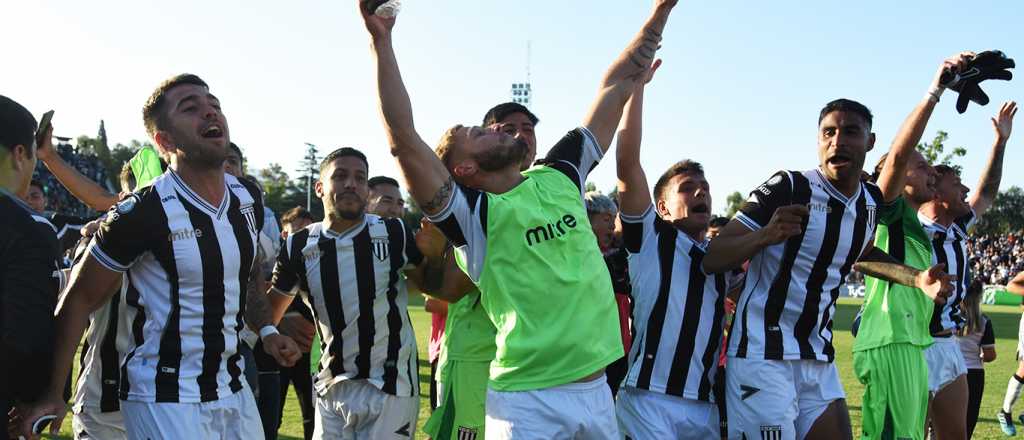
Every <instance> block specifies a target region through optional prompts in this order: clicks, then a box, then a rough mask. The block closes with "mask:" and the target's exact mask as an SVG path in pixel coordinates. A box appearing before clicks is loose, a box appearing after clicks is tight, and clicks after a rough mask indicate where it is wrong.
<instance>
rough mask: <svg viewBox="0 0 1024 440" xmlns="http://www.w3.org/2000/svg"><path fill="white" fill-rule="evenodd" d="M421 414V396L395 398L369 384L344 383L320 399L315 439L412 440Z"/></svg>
mask: <svg viewBox="0 0 1024 440" xmlns="http://www.w3.org/2000/svg"><path fill="white" fill-rule="evenodd" d="M419 414H420V399H419V397H418V396H417V397H398V396H393V395H391V394H388V393H385V392H383V391H381V390H380V388H377V387H375V386H373V384H371V383H370V382H367V381H365V380H343V381H341V382H338V383H336V384H334V385H331V386H330V387H329V388H327V393H326V394H324V395H323V396H316V416H315V417H316V421H315V422H314V426H315V427H314V428H313V438H314V439H318V440H327V439H329V440H348V439H357V438H371V439H412V438H414V437H415V434H416V420H417V419H418V418H419Z"/></svg>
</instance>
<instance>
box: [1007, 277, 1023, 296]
mask: <svg viewBox="0 0 1024 440" xmlns="http://www.w3.org/2000/svg"><path fill="white" fill-rule="evenodd" d="M1006 291H1007V292H1010V293H1012V294H1014V295H1021V296H1024V272H1021V273H1018V274H1017V276H1015V277H1013V279H1012V280H1010V283H1009V284H1007V285H1006Z"/></svg>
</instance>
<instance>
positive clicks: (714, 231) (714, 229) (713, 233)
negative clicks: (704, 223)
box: [708, 226, 722, 240]
mask: <svg viewBox="0 0 1024 440" xmlns="http://www.w3.org/2000/svg"><path fill="white" fill-rule="evenodd" d="M720 232H722V228H721V227H720V226H708V240H710V239H712V238H715V237H717V236H718V234H719V233H720Z"/></svg>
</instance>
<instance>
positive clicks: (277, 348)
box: [263, 334, 302, 367]
mask: <svg viewBox="0 0 1024 440" xmlns="http://www.w3.org/2000/svg"><path fill="white" fill-rule="evenodd" d="M263 351H265V352H267V354H269V355H271V356H273V357H274V360H276V361H277V363H278V365H280V366H282V367H290V366H292V365H295V361H297V360H299V358H300V357H302V353H300V352H299V347H298V346H297V345H295V341H293V340H292V338H289V337H287V336H285V335H282V334H273V335H267V336H266V337H264V338H263Z"/></svg>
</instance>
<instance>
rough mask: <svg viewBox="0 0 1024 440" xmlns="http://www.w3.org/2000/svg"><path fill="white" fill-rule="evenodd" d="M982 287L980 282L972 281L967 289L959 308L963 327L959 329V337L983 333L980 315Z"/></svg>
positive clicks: (983, 321) (982, 322)
mask: <svg viewBox="0 0 1024 440" xmlns="http://www.w3.org/2000/svg"><path fill="white" fill-rule="evenodd" d="M983 290H984V287H983V286H982V285H981V282H980V281H978V280H974V281H973V282H971V285H970V286H968V287H967V294H966V295H964V300H963V302H962V303H961V304H962V305H961V306H960V310H961V314H962V316H963V317H964V326H963V327H962V328H961V329H960V336H964V335H968V334H971V333H977V332H983V331H985V320H984V319H983V318H982V315H981V296H982V293H983Z"/></svg>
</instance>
